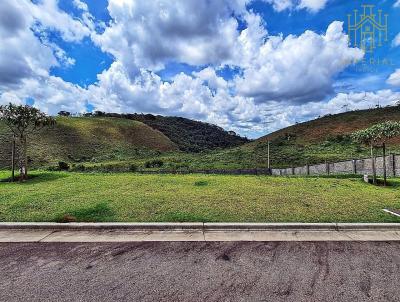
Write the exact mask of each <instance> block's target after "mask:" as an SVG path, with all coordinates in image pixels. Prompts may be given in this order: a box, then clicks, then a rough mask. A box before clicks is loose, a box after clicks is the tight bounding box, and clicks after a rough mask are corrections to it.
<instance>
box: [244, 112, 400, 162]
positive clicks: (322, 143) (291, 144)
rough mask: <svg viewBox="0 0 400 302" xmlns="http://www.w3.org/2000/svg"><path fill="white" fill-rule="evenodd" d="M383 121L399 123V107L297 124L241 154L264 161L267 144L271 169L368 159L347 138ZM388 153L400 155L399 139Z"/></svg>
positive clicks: (352, 113)
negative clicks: (269, 151)
mask: <svg viewBox="0 0 400 302" xmlns="http://www.w3.org/2000/svg"><path fill="white" fill-rule="evenodd" d="M385 121H400V107H397V106H396V107H386V108H377V109H369V110H360V111H352V112H345V113H341V114H336V115H328V116H325V117H322V118H318V119H315V120H312V121H309V122H305V123H301V124H296V125H293V126H290V127H287V128H284V129H281V130H279V131H276V132H274V133H271V134H269V135H267V136H264V137H262V138H260V139H258V140H256V141H254V142H252V143H249V144H247V145H245V146H242V147H241V148H240V149H241V151H242V152H243V154H247V155H250V156H251V157H252V158H253V160H257V158H260V159H261V160H262V161H265V158H266V154H267V144H268V143H267V142H268V140H270V150H271V162H272V165H273V166H274V167H288V166H299V165H305V164H307V163H309V164H314V163H322V162H324V161H338V160H344V159H352V158H360V157H368V156H369V149H368V148H367V147H364V146H360V145H359V144H357V143H354V142H353V141H352V140H351V137H350V134H351V133H353V132H355V131H357V130H361V129H365V128H368V127H370V126H372V125H374V124H377V123H382V122H385ZM388 147H389V148H388V149H389V150H388V151H389V152H399V151H400V137H397V138H393V139H391V140H390V141H389V143H388Z"/></svg>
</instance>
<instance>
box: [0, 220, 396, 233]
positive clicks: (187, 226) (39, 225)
mask: <svg viewBox="0 0 400 302" xmlns="http://www.w3.org/2000/svg"><path fill="white" fill-rule="evenodd" d="M13 229H14V230H17V229H19V230H21V229H33V230H37V229H46V230H104V231H107V230H127V231H144V230H152V231H190V230H192V231H195V230H203V231H204V230H213V231H219V230H220V231H228V230H232V231H234V230H236V231H268V230H270V231H279V230H282V231H285V230H286V231H291V230H309V231H312V230H315V231H324V230H325V231H340V230H363V231H368V230H394V231H400V223H203V222H193V223H185V222H182V223H164V222H162V223H158V222H150V223H120V222H110V223H76V222H73V223H53V222H0V230H13Z"/></svg>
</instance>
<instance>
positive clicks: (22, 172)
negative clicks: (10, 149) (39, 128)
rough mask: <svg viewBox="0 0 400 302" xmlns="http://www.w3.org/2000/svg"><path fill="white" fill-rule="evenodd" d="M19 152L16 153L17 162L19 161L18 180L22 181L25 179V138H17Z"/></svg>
mask: <svg viewBox="0 0 400 302" xmlns="http://www.w3.org/2000/svg"><path fill="white" fill-rule="evenodd" d="M18 145H19V152H18V154H19V155H18V160H19V180H20V181H24V180H26V178H27V164H28V157H27V152H26V151H27V146H26V138H25V137H24V136H22V135H21V136H20V137H19V142H18Z"/></svg>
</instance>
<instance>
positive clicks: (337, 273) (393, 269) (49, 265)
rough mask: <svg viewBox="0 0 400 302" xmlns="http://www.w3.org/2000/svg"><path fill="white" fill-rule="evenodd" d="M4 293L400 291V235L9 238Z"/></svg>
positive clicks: (222, 297)
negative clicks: (107, 240) (352, 238)
mask: <svg viewBox="0 0 400 302" xmlns="http://www.w3.org/2000/svg"><path fill="white" fill-rule="evenodd" d="M0 301H97V302H99V301H168V302H171V301H191V302H192V301H246V302H247V301H274V302H276V301H296V302H299V301H307V302H309V301H324V302H325V301H335V302H336V301H351V302H355V301H400V242H379V243H378V242H318V243H313V242H269V243H268V242H266V243H264V242H225V243H221V242H214V243H211V242H183V243H182V242H145V243H123V244H121V243H119V244H115V243H113V244H99V243H85V244H71V243H29V244H28V243H24V244H18V243H15V244H0Z"/></svg>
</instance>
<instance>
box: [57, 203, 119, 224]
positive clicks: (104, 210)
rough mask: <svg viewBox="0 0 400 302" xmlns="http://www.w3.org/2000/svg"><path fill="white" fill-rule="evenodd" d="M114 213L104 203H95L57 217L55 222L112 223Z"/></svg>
mask: <svg viewBox="0 0 400 302" xmlns="http://www.w3.org/2000/svg"><path fill="white" fill-rule="evenodd" d="M114 216H115V213H114V211H113V210H112V209H111V208H110V206H109V205H108V204H107V203H106V202H100V203H97V204H95V205H93V206H91V207H87V208H81V209H76V210H72V211H70V212H68V213H65V214H62V215H59V216H58V217H56V218H55V220H54V221H55V222H60V223H67V222H105V221H113V220H114Z"/></svg>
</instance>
